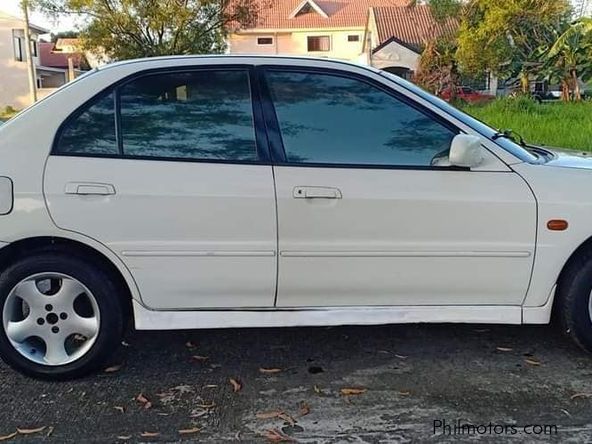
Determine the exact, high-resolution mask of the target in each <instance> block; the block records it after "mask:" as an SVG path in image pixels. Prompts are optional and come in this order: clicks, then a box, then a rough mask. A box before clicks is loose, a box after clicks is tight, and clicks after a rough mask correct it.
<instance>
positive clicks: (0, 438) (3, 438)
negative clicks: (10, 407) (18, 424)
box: [0, 432, 18, 441]
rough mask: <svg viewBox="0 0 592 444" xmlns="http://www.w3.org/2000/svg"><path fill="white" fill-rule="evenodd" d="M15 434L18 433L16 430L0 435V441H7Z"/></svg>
mask: <svg viewBox="0 0 592 444" xmlns="http://www.w3.org/2000/svg"><path fill="white" fill-rule="evenodd" d="M16 435H18V432H12V433H10V434H8V435H4V436H0V441H8V440H9V439H12V438H14V437H15V436H16Z"/></svg>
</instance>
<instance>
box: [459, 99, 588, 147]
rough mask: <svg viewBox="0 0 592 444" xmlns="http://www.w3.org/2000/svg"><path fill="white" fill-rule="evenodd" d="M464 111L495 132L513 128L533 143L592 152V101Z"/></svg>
mask: <svg viewBox="0 0 592 444" xmlns="http://www.w3.org/2000/svg"><path fill="white" fill-rule="evenodd" d="M462 109H463V110H464V111H465V112H467V113H469V114H471V115H473V116H475V117H476V118H478V119H480V120H482V121H484V122H486V123H488V124H489V125H491V126H493V127H495V128H503V129H507V128H511V129H513V130H514V131H516V132H517V133H518V134H520V135H521V136H522V137H524V138H525V139H526V141H527V142H530V143H535V144H540V145H547V146H551V147H562V148H569V149H574V150H580V151H592V101H587V102H581V103H562V102H553V103H543V104H538V103H536V102H534V101H532V100H528V99H500V100H496V101H495V102H492V103H489V104H486V105H465V106H463V107H462Z"/></svg>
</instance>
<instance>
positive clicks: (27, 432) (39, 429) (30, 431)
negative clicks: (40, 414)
mask: <svg viewBox="0 0 592 444" xmlns="http://www.w3.org/2000/svg"><path fill="white" fill-rule="evenodd" d="M46 428H47V426H43V427H37V428H35V429H19V428H18V427H17V429H16V431H17V432H18V433H19V435H32V434H33V433H39V432H43V431H44V430H45V429H46Z"/></svg>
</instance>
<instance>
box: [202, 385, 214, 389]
mask: <svg viewBox="0 0 592 444" xmlns="http://www.w3.org/2000/svg"><path fill="white" fill-rule="evenodd" d="M203 388H205V389H213V388H218V384H207V385H204V386H203Z"/></svg>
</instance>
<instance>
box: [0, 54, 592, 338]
mask: <svg viewBox="0 0 592 444" xmlns="http://www.w3.org/2000/svg"><path fill="white" fill-rule="evenodd" d="M235 63H240V64H244V65H247V66H248V65H254V66H257V65H270V64H278V63H281V64H282V65H286V66H290V65H294V66H310V67H316V68H327V69H333V70H335V69H342V70H344V71H347V72H350V73H351V72H353V73H357V74H359V75H363V76H368V77H371V78H372V79H373V80H374V81H376V82H380V83H382V84H384V85H385V86H386V87H388V88H393V89H395V90H396V91H397V92H398V93H399V94H402V95H404V96H407V97H409V98H410V99H411V100H414V101H416V102H417V103H419V104H420V105H421V106H423V107H425V108H426V109H430V110H431V111H433V112H435V113H438V114H439V115H441V116H443V117H444V118H445V119H447V120H449V121H450V122H452V123H454V125H456V126H457V127H458V128H459V129H460V130H461V131H463V132H465V133H467V134H473V135H477V136H479V137H480V138H481V140H482V143H483V146H484V147H485V148H486V149H487V150H488V152H489V153H490V155H491V159H492V161H491V163H486V164H485V165H484V167H483V168H484V169H485V170H487V168H488V165H489V167H490V168H492V170H493V171H513V172H515V173H516V174H518V175H519V176H520V177H521V178H522V179H523V180H524V182H525V184H526V185H527V186H528V188H529V189H530V191H531V192H532V195H533V198H534V200H535V201H536V227H534V228H533V229H534V230H535V232H534V233H533V236H534V237H535V239H536V241H535V252H534V262H533V267H532V270H531V275H530V281H529V282H530V283H529V285H528V289H527V291H526V294H525V296H524V300H523V301H522V304H521V305H517V306H500V305H497V306H496V305H493V306H492V305H488V304H487V301H482V304H483V305H482V306H475V307H469V306H447V305H446V304H445V303H443V304H441V306H437V307H433V306H432V307H415V308H414V307H409V306H407V307H390V308H389V307H356V308H351V309H350V308H347V307H342V308H336V309H327V310H325V309H323V308H322V307H316V308H313V309H310V310H307V309H301V310H283V309H279V308H275V307H270V308H268V309H262V310H260V311H253V310H250V311H243V310H240V309H236V310H218V311H216V310H195V311H177V310H168V311H167V310H153V309H151V308H149V307H148V306H147V304H146V303H145V301H143V299H142V295H141V293H140V290H139V287H138V285H137V282H136V281H135V279H134V273H133V271H132V270H130V269H129V267H128V265H126V263H125V261H124V260H123V258H122V257H120V255H119V254H118V253H117V252H115V251H112V250H111V249H109V248H108V247H107V246H106V245H104V244H103V243H101V242H99V241H98V240H96V239H93V238H92V237H90V236H88V235H87V234H85V233H82V232H76V231H71V230H65V229H61V228H58V226H57V224H56V223H55V222H54V220H52V216H51V213H50V210H49V208H48V201H47V199H46V195H45V193H44V177H45V173H46V170H45V167H46V163H47V161H48V158H49V156H50V152H51V149H52V144H53V142H54V137H55V135H56V133H57V131H58V128H59V127H60V125H61V124H62V122H63V121H65V120H66V119H67V118H68V116H69V115H71V114H72V112H73V111H74V110H76V109H77V108H78V107H79V106H82V105H84V104H85V103H86V102H87V101H88V100H90V99H91V98H92V97H94V96H95V95H96V94H98V93H100V92H101V91H103V90H104V89H106V88H108V87H110V86H112V85H113V84H114V83H116V82H118V81H120V80H122V79H124V78H126V77H128V76H132V75H134V74H136V73H139V72H142V71H145V70H150V69H162V68H167V67H181V66H185V67H188V68H189V67H191V66H195V65H198V66H199V65H203V64H209V65H221V66H224V65H228V64H235ZM31 122H35V126H34V127H31V125H30V123H31ZM0 156H1V159H2V160H0V176H6V177H9V178H11V180H12V182H13V186H14V191H13V193H14V202H13V209H12V211H11V212H10V213H9V214H7V215H4V216H0V241H1V242H2V243H3V248H2V249H0V255H1V254H2V251H4V250H8V249H10V248H11V246H12V245H16V244H18V243H19V242H23V241H26V240H27V239H56V238H57V239H67V240H70V241H72V242H77V243H80V244H83V245H86V246H87V247H89V248H90V249H93V250H94V251H96V252H97V253H98V254H100V255H102V256H103V257H105V258H106V259H107V260H109V261H110V262H111V263H112V264H113V265H114V266H115V267H116V268H117V270H118V271H119V273H120V274H121V276H122V278H123V280H124V281H125V283H126V284H127V287H128V288H129V292H130V294H131V298H132V299H133V306H134V316H135V320H136V326H137V328H141V329H164V328H191V327H195V328H198V327H204V328H211V327H238V326H245V327H246V326H258V325H261V326H266V325H329V324H342V323H367V324H371V323H389V322H393V323H396V322H497V323H547V322H548V321H549V319H550V315H551V310H552V304H553V298H554V291H555V286H556V283H557V280H558V278H559V276H560V273H561V271H562V269H563V268H564V266H565V264H566V263H567V262H568V261H569V260H570V258H571V257H573V255H574V254H578V249H579V248H585V247H586V245H587V241H588V240H589V239H590V236H591V235H592V200H591V199H589V195H588V192H587V190H588V185H589V183H590V179H591V178H592V176H591V174H592V172H591V171H588V168H589V167H588V166H587V165H586V166H585V167H583V168H564V167H562V166H553V165H538V164H531V163H527V162H523V161H522V160H520V159H519V158H517V157H516V156H514V155H513V154H512V153H510V152H508V151H506V150H504V149H503V148H501V147H500V146H499V145H497V144H496V143H495V142H494V141H492V140H491V139H490V138H488V137H485V136H483V135H482V134H480V133H479V132H478V131H477V130H475V129H474V128H473V127H471V126H470V125H469V124H467V122H464V121H462V120H461V119H458V118H457V117H455V116H452V115H450V114H448V113H446V111H445V110H444V108H442V107H441V106H440V104H439V99H436V98H434V99H433V100H428V99H426V98H425V97H423V96H422V97H420V96H418V95H416V94H415V93H414V92H413V91H412V90H411V89H409V88H407V87H406V85H405V84H404V83H403V82H402V81H401V82H396V81H394V80H392V79H388V78H385V77H384V76H382V75H380V73H378V72H377V71H374V70H371V69H368V68H363V67H358V66H355V65H349V64H345V63H343V64H337V63H335V62H330V61H319V60H302V59H297V58H281V59H279V58H266V57H240V58H237V57H233V58H232V59H229V58H227V57H179V58H164V59H149V60H144V61H136V62H128V63H121V64H114V65H112V66H109V67H107V68H104V69H102V70H100V71H99V72H97V73H94V74H92V75H90V76H89V77H88V78H86V79H84V81H77V82H73V83H72V84H70V85H68V86H67V87H65V88H63V89H62V90H61V91H59V92H58V93H56V94H54V95H52V96H50V97H48V98H46V99H44V100H43V101H41V102H40V103H38V104H37V105H35V106H34V107H32V108H30V109H28V110H26V111H24V112H23V113H22V114H21V115H19V116H17V117H16V118H14V119H13V120H11V121H9V122H7V123H6V124H5V125H4V127H2V129H1V130H0ZM550 219H565V220H567V221H568V222H569V228H568V229H567V230H565V231H550V230H549V229H548V228H547V222H548V221H549V220H550ZM503 223H505V224H506V229H507V230H508V233H510V232H511V231H512V226H513V221H511V220H507V221H504V222H503ZM459 229H462V227H459ZM490 271H491V273H493V274H495V273H496V272H497V270H490ZM499 279H504V276H499ZM272 312H278V313H281V314H279V315H278V316H274V315H273V314H272Z"/></svg>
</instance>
